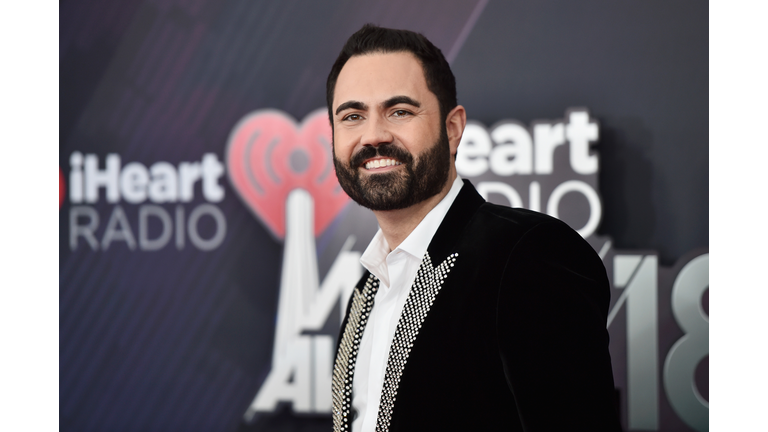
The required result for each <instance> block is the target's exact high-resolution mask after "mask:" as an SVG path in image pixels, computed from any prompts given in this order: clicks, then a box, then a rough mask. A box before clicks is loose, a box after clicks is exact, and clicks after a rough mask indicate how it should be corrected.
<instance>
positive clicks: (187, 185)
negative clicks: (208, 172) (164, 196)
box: [179, 162, 202, 202]
mask: <svg viewBox="0 0 768 432" xmlns="http://www.w3.org/2000/svg"><path fill="white" fill-rule="evenodd" d="M201 171H202V170H201V169H200V162H182V163H180V164H179V199H180V200H181V201H182V202H189V201H192V198H194V196H195V182H196V181H198V180H200V177H201V176H202V172H201Z"/></svg>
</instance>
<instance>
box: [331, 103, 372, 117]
mask: <svg viewBox="0 0 768 432" xmlns="http://www.w3.org/2000/svg"><path fill="white" fill-rule="evenodd" d="M347 109H356V110H361V111H365V110H367V109H368V105H366V104H364V103H362V102H358V101H347V102H344V103H343V104H341V105H339V107H338V108H336V115H338V114H339V113H340V112H342V111H344V110H347Z"/></svg>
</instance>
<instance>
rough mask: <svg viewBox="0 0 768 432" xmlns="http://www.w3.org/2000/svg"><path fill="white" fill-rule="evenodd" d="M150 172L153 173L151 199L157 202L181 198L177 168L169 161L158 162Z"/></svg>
mask: <svg viewBox="0 0 768 432" xmlns="http://www.w3.org/2000/svg"><path fill="white" fill-rule="evenodd" d="M149 172H150V173H151V174H152V182H151V183H150V184H149V199H150V200H151V201H152V202H156V203H164V202H176V201H177V200H178V199H179V186H178V181H177V178H176V177H177V174H176V168H175V167H174V166H173V165H171V164H169V163H168V162H157V163H155V164H154V165H152V167H151V168H150V169H149Z"/></svg>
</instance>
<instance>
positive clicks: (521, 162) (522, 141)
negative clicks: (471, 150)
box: [490, 122, 533, 176]
mask: <svg viewBox="0 0 768 432" xmlns="http://www.w3.org/2000/svg"><path fill="white" fill-rule="evenodd" d="M491 138H493V141H495V142H496V143H498V144H500V145H498V146H496V147H495V148H494V149H493V151H492V152H491V158H490V162H491V171H493V172H494V174H496V175H501V176H508V175H512V174H530V173H531V171H533V155H532V153H533V150H532V147H533V145H532V143H531V135H530V134H529V133H528V130H526V129H525V127H523V126H522V125H520V124H518V123H514V122H509V123H505V124H502V125H499V126H497V127H496V128H494V129H493V131H492V132H491ZM503 143H509V144H503Z"/></svg>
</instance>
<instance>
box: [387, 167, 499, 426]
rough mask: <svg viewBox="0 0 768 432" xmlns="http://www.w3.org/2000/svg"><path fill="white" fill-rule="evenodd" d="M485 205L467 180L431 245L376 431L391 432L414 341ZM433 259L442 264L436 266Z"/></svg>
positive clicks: (409, 303) (406, 311)
mask: <svg viewBox="0 0 768 432" xmlns="http://www.w3.org/2000/svg"><path fill="white" fill-rule="evenodd" d="M484 202H485V200H483V198H482V197H481V196H480V195H479V194H478V193H477V191H476V190H475V188H474V187H473V186H472V184H471V183H469V181H467V180H464V186H463V187H462V189H461V191H460V192H459V195H458V196H457V197H456V199H455V200H454V202H453V204H452V205H451V208H450V209H449V210H448V213H447V214H446V215H445V218H444V219H443V222H442V223H441V224H440V227H439V228H438V230H437V232H436V233H435V236H434V237H433V238H432V241H431V242H430V244H429V248H428V249H427V252H426V253H425V254H424V258H423V259H422V261H421V266H420V267H419V270H418V272H417V274H416V280H415V281H414V283H413V286H412V287H411V291H410V293H409V294H408V298H407V299H406V301H405V306H404V307H403V312H402V314H401V315H400V320H399V321H398V323H397V328H396V329H395V336H394V339H393V340H392V345H391V346H390V348H389V358H388V359H387V368H386V372H385V373H384V386H383V388H382V391H381V402H380V404H379V412H378V415H377V417H376V432H385V431H388V430H389V424H390V420H391V419H392V410H393V409H394V405H395V399H396V396H397V391H398V387H399V384H400V377H401V375H402V373H403V369H405V365H406V363H407V361H408V356H409V355H410V353H411V348H412V347H413V342H414V341H415V340H416V337H417V336H418V334H419V329H421V325H422V323H423V322H424V320H425V319H426V317H427V314H428V313H429V310H430V309H431V308H432V304H433V303H434V301H435V298H436V297H437V294H438V293H439V292H440V289H441V288H442V287H443V283H444V282H445V279H446V278H447V277H448V274H449V273H450V271H451V268H452V267H454V266H455V265H456V261H457V259H458V257H459V253H458V251H452V250H453V249H454V248H455V245H456V244H457V243H458V239H459V238H460V237H461V235H460V234H461V231H463V228H464V227H465V226H466V225H467V223H468V222H469V221H470V219H472V215H474V213H475V212H476V211H477V209H478V208H479V207H480V206H481V205H482V204H483V203H484ZM432 256H435V257H437V259H438V260H437V262H439V263H440V264H439V265H437V266H433V264H432V262H433V260H432Z"/></svg>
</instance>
